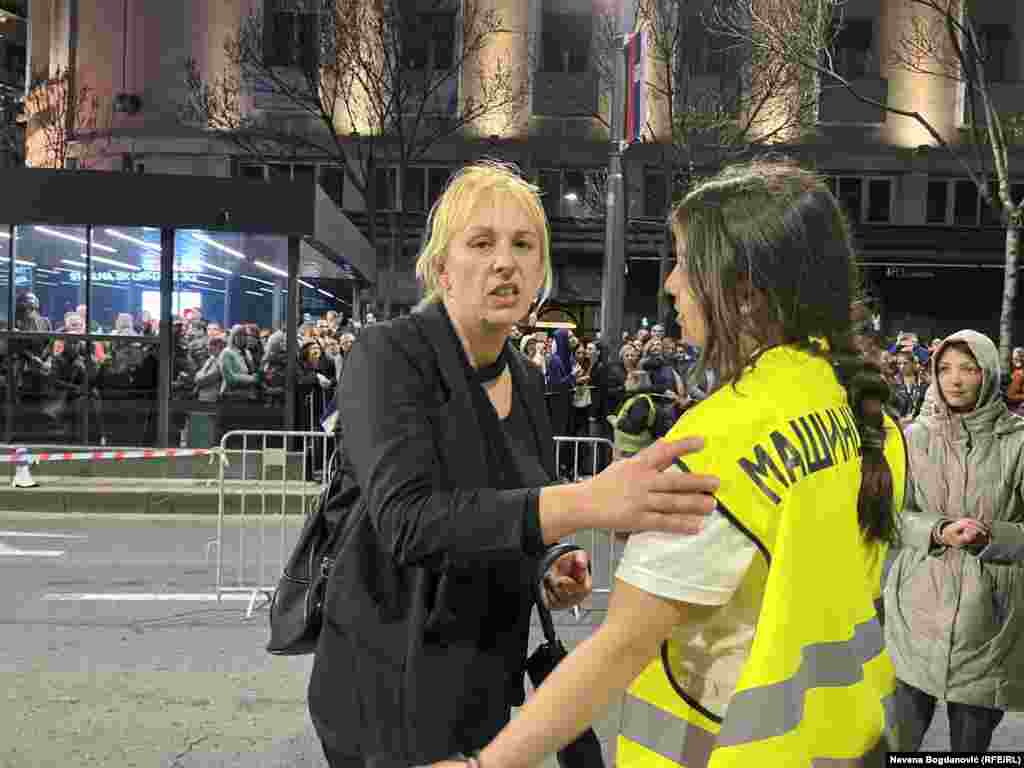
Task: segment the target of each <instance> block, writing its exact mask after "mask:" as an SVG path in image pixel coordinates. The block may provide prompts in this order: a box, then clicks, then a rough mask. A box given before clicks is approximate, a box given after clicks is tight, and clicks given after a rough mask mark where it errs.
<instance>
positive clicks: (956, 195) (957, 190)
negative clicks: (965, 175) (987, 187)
mask: <svg viewBox="0 0 1024 768" xmlns="http://www.w3.org/2000/svg"><path fill="white" fill-rule="evenodd" d="M953 223H954V224H960V225H970V224H977V223H978V188H977V187H976V186H975V185H974V182H973V181H965V180H963V179H961V180H959V181H956V182H954V187H953Z"/></svg>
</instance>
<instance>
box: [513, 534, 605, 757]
mask: <svg viewBox="0 0 1024 768" xmlns="http://www.w3.org/2000/svg"><path fill="white" fill-rule="evenodd" d="M579 549H583V547H580V546H577V545H576V544H556V545H555V546H553V547H551V548H549V549H548V551H547V552H545V553H544V557H542V558H541V561H540V564H539V566H538V568H537V582H536V590H537V615H538V616H539V617H540V624H541V628H542V629H543V630H544V639H545V642H544V643H542V644H541V645H540V646H539V647H538V648H537V649H536V650H534V652H533V653H532V654H530V658H528V659H527V660H526V672H527V674H528V675H529V676H530V682H531V683H533V687H534V688H540V686H541V684H542V683H543V682H544V680H545V679H546V678H547V676H548V675H550V674H551V673H552V672H554V671H555V667H557V666H558V664H559V662H560V661H562V659H564V658H565V657H566V656H568V655H569V654H568V652H567V651H566V650H565V646H564V645H562V641H561V640H560V639H559V637H558V634H557V633H556V632H555V623H554V621H552V619H551V611H550V610H549V609H548V608H547V606H545V605H544V595H543V591H544V590H543V586H542V585H543V581H544V575H545V574H546V573H547V572H548V569H549V568H550V567H551V566H552V565H554V563H555V561H556V560H558V558H560V557H561V556H562V555H565V554H567V553H569V552H575V551H576V550H579ZM558 765H559V768H604V757H603V756H602V754H601V742H600V740H599V739H598V738H597V734H596V733H594V729H593V728H587V729H586V730H585V731H584V732H583V733H581V734H580V735H579V736H578V737H577V738H576V739H575V740H574V741H573V742H571V743H570V744H567V745H566V746H565V747H563V748H562V749H560V750H558Z"/></svg>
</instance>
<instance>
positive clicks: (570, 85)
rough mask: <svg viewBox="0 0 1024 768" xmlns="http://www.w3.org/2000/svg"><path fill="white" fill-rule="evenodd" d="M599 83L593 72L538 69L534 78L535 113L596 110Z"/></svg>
mask: <svg viewBox="0 0 1024 768" xmlns="http://www.w3.org/2000/svg"><path fill="white" fill-rule="evenodd" d="M597 83H598V81H597V74H596V73H594V72H537V73H536V74H535V75H534V81H533V114H535V115H542V116H545V117H581V116H588V115H593V114H596V113H597V111H598V100H597V91H598V88H597Z"/></svg>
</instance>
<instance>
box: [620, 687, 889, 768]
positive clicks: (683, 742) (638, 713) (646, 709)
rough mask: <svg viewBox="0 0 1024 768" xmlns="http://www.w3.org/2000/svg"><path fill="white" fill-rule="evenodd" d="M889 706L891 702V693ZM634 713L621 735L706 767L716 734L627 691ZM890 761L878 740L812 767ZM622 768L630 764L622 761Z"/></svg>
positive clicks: (679, 761) (693, 766) (675, 760)
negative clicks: (853, 754) (858, 753)
mask: <svg viewBox="0 0 1024 768" xmlns="http://www.w3.org/2000/svg"><path fill="white" fill-rule="evenodd" d="M887 701H888V704H887V706H886V709H889V705H891V701H892V697H888V700H887ZM624 708H625V710H628V711H629V713H630V716H629V718H628V719H625V718H624V719H623V721H622V733H621V735H622V736H623V737H624V738H626V739H629V740H630V741H632V742H634V743H636V744H638V745H640V746H642V747H643V748H644V749H647V750H650V751H651V752H652V753H654V754H656V755H659V756H661V757H663V758H665V760H666V761H668V762H669V763H671V764H672V765H680V766H685V768H705V766H707V764H708V760H709V759H710V757H711V750H712V749H714V748H715V734H713V733H711V732H710V731H706V730H704V729H703V728H701V727H700V726H699V725H696V724H695V723H684V727H683V728H680V726H679V720H677V719H676V718H675V717H673V716H672V715H670V714H669V713H668V712H665V711H663V710H661V709H659V708H658V707H656V706H654V705H653V704H650V703H648V702H646V701H644V700H643V699H638V698H636V697H635V696H630V695H629V694H626V701H625V704H624ZM885 764H886V744H885V742H884V741H880V742H878V744H876V745H875V746H874V747H873V748H872V749H871V750H870V751H868V752H867V753H865V754H863V755H861V756H859V757H815V758H812V759H811V767H812V768H882V766H884V765H885ZM619 766H620V768H626V766H623V764H622V763H619Z"/></svg>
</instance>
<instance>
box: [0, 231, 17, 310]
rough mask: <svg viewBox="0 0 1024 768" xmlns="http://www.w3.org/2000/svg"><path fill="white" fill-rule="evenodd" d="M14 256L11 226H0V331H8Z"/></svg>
mask: <svg viewBox="0 0 1024 768" xmlns="http://www.w3.org/2000/svg"><path fill="white" fill-rule="evenodd" d="M13 256H14V236H13V233H12V228H11V226H10V225H9V224H0V329H2V330H7V322H8V320H7V316H8V311H9V307H10V305H11V273H10V264H11V258H12V257H13Z"/></svg>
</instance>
